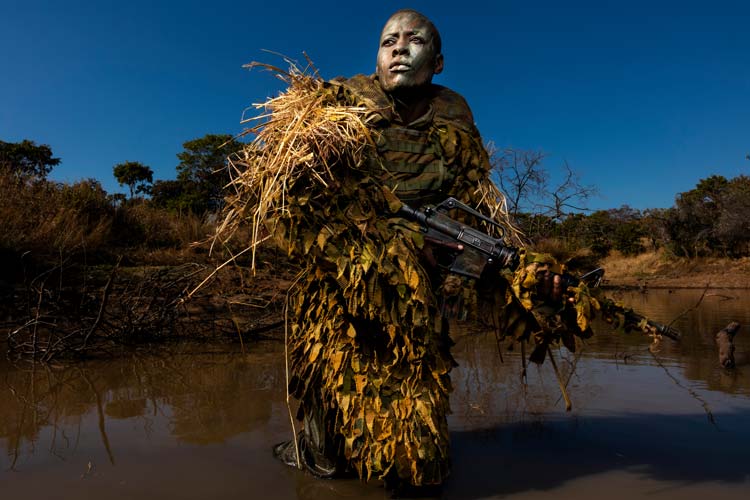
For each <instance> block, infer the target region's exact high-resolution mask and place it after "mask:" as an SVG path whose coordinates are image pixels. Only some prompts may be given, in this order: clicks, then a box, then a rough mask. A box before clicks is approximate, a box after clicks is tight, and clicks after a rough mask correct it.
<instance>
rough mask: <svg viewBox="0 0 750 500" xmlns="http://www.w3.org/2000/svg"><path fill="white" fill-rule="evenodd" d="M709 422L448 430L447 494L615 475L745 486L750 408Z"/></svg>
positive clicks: (655, 418) (654, 420) (561, 422)
mask: <svg viewBox="0 0 750 500" xmlns="http://www.w3.org/2000/svg"><path fill="white" fill-rule="evenodd" d="M716 420H717V421H718V422H720V426H719V427H718V428H716V427H714V426H712V425H711V424H709V423H708V422H707V419H706V416H705V415H702V414H696V415H676V416H675V415H649V414H633V415H627V416H610V417H585V418H575V419H572V420H571V419H552V420H546V421H543V422H537V423H523V422H518V423H513V424H510V425H504V426H501V427H496V428H493V429H485V430H471V431H462V432H455V433H453V434H452V435H451V439H452V443H453V448H452V454H453V462H454V471H453V477H452V480H451V482H450V483H449V484H448V486H447V488H446V496H447V497H450V498H457V499H474V498H487V497H492V496H498V495H502V496H504V495H510V494H513V493H519V492H528V491H544V490H556V489H558V488H560V487H561V486H562V485H564V484H565V483H568V482H572V481H575V480H576V479H578V478H584V477H587V476H594V475H599V474H604V473H607V472H612V471H622V470H630V471H632V472H634V473H636V474H638V475H639V476H641V477H646V478H649V479H652V480H654V481H657V482H663V483H664V484H665V485H667V484H668V483H677V484H680V485H681V486H685V485H690V484H698V483H716V482H723V483H733V484H737V485H745V486H746V487H747V485H748V481H749V480H750V461H748V447H749V446H750V425H748V422H750V409H746V410H743V411H740V412H735V413H722V414H718V415H716ZM722 429H726V430H722ZM599 493H601V492H599ZM614 493H615V495H616V492H614ZM592 496H593V495H592Z"/></svg>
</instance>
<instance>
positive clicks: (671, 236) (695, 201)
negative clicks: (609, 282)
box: [491, 149, 750, 258]
mask: <svg viewBox="0 0 750 500" xmlns="http://www.w3.org/2000/svg"><path fill="white" fill-rule="evenodd" d="M491 159H492V163H493V170H494V173H495V175H496V179H497V181H498V184H499V185H500V188H501V191H502V192H503V193H504V194H505V196H506V203H507V206H508V211H509V212H510V214H511V215H513V216H514V219H515V220H516V222H517V224H518V226H519V228H520V229H521V230H522V231H523V232H524V233H525V234H526V236H527V237H528V238H529V239H530V240H531V241H532V242H534V243H541V242H544V241H547V240H556V241H558V242H559V243H561V244H562V245H563V246H565V247H567V248H568V249H572V250H575V249H582V248H585V249H589V250H590V251H591V252H592V254H594V255H595V256H597V257H604V256H607V255H608V254H609V253H610V252H611V251H613V250H616V251H618V252H620V253H622V254H624V255H637V254H639V253H642V252H645V251H649V250H654V249H658V248H663V249H666V250H667V251H668V252H670V253H672V254H673V255H676V256H681V257H690V258H694V257H702V256H719V257H730V258H736V257H744V256H750V177H748V176H746V175H738V176H737V177H734V178H732V179H727V178H726V177H724V176H721V175H710V176H708V177H706V178H705V179H700V180H699V181H698V183H697V184H696V186H695V188H693V189H691V190H689V191H686V192H682V193H677V194H676V196H675V204H674V206H672V207H670V208H666V209H659V208H654V209H646V210H637V209H634V208H631V207H629V206H627V205H623V206H621V207H619V208H611V209H608V210H596V211H591V210H587V209H586V204H587V202H588V200H589V199H590V198H591V197H592V196H593V195H595V194H596V189H595V188H594V187H593V186H587V185H584V184H582V183H581V181H580V178H579V177H578V175H577V174H576V173H575V172H574V171H573V169H571V168H570V166H569V165H567V163H566V164H564V165H563V169H562V172H563V174H564V175H563V177H562V180H561V181H559V182H558V183H556V184H555V183H552V182H551V176H550V174H549V172H548V170H547V169H546V167H545V165H544V159H545V156H544V154H543V153H541V152H538V151H520V150H514V149H507V150H503V151H492V155H491ZM748 159H749V160H750V157H748Z"/></svg>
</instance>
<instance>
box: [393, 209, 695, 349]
mask: <svg viewBox="0 0 750 500" xmlns="http://www.w3.org/2000/svg"><path fill="white" fill-rule="evenodd" d="M450 210H460V211H462V212H464V213H465V214H468V215H471V216H473V217H474V218H476V219H477V220H478V221H481V222H484V223H486V225H487V226H488V227H491V228H495V229H496V230H497V231H498V233H499V234H500V237H499V238H495V237H493V236H491V235H489V234H487V233H486V232H484V231H481V230H479V229H476V228H475V227H472V226H470V225H467V224H464V223H462V222H460V221H458V220H456V219H454V218H452V217H450V216H449V215H448V212H449V211H450ZM398 215H399V216H401V217H403V218H404V219H408V220H411V221H414V222H417V223H418V224H419V225H420V227H421V229H422V231H423V232H424V233H425V239H426V240H427V241H433V242H436V243H438V244H439V246H440V247H441V248H444V249H447V251H444V252H441V253H439V254H438V257H439V258H438V259H437V264H438V266H440V267H442V268H444V269H446V270H447V271H449V272H452V273H455V274H459V275H463V276H468V277H470V278H474V279H479V278H480V277H481V276H482V274H483V273H485V272H486V270H487V269H492V268H500V269H508V270H510V271H515V270H516V268H517V267H518V265H519V264H520V251H519V249H518V248H516V247H514V246H511V245H507V244H506V243H505V241H504V240H503V236H504V234H505V233H504V228H503V227H502V226H501V225H500V224H498V223H497V222H495V221H494V220H492V219H491V218H489V217H486V216H485V215H482V214H481V213H479V212H477V211H476V210H474V209H472V208H471V207H469V206H467V205H465V204H464V203H461V202H460V201H458V200H456V199H455V198H448V199H446V200H445V201H443V202H441V203H439V204H437V205H435V206H426V207H424V208H421V209H414V208H412V207H410V206H409V205H406V204H402V205H401V208H400V209H399V212H398ZM603 277H604V269H602V268H598V269H595V270H593V271H591V272H589V273H586V274H584V275H583V276H580V277H576V276H573V275H572V274H569V273H562V274H561V278H562V281H563V287H564V289H565V290H567V288H568V287H571V286H572V287H577V286H579V285H580V284H581V283H584V284H586V285H587V287H588V288H589V290H590V291H592V292H594V293H592V296H594V297H595V298H596V299H597V301H598V302H599V305H600V306H601V311H602V315H603V316H604V317H605V318H608V319H617V318H619V319H620V320H621V322H622V324H623V326H626V327H627V325H636V326H638V327H639V328H641V329H643V328H644V327H648V329H649V330H650V331H654V332H655V333H658V334H660V335H664V336H665V337H669V338H670V339H672V340H680V337H681V334H680V332H679V331H677V330H676V329H675V328H672V327H671V326H670V325H664V324H661V323H658V322H656V321H653V320H651V319H648V318H646V317H645V316H643V315H641V314H638V313H636V312H635V311H633V310H632V309H630V308H628V307H624V306H622V305H620V304H618V303H617V302H615V301H614V300H612V299H610V298H608V297H606V296H605V295H604V294H603V293H601V292H600V291H599V284H600V283H601V281H602V278H603Z"/></svg>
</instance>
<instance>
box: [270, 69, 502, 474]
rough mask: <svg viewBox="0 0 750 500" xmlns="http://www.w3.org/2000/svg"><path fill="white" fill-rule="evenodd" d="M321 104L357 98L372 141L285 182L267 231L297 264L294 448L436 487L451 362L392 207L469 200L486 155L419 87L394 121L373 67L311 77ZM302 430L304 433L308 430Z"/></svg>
mask: <svg viewBox="0 0 750 500" xmlns="http://www.w3.org/2000/svg"><path fill="white" fill-rule="evenodd" d="M321 92H324V93H325V94H327V96H328V97H329V98H330V102H331V103H332V104H337V105H346V106H364V107H366V108H367V110H368V115H367V123H369V124H370V125H371V132H372V139H373V142H374V143H375V144H377V146H376V147H372V148H371V149H370V152H369V154H368V155H367V156H366V159H365V160H364V161H363V162H361V164H358V165H346V164H338V165H335V166H334V171H333V173H334V177H335V178H336V179H337V180H338V183H337V184H336V185H329V186H328V187H324V186H322V185H321V184H320V183H316V184H312V185H311V184H306V185H305V186H304V187H303V186H302V185H301V183H299V182H298V183H297V184H296V187H295V188H294V189H293V190H292V192H291V193H290V194H289V200H288V206H289V214H288V216H285V217H279V218H277V219H276V220H274V221H273V224H272V228H273V229H272V231H273V234H274V237H275V239H276V241H277V242H278V243H279V244H280V245H282V246H284V247H285V248H286V249H287V250H288V252H289V254H290V255H291V256H293V257H295V258H297V259H299V260H300V261H301V262H303V263H305V264H306V273H305V274H304V277H303V278H302V279H301V280H300V281H299V283H298V286H297V288H296V293H295V295H294V299H293V307H294V317H295V322H294V324H293V327H292V329H291V339H290V346H291V347H290V361H291V372H292V379H291V384H290V391H291V392H292V394H293V395H294V396H295V397H296V398H298V399H299V400H300V403H301V408H300V412H301V414H302V415H300V416H303V415H304V416H305V423H306V425H307V426H308V427H310V426H312V427H314V428H316V429H317V428H318V427H320V429H318V430H320V431H322V430H324V432H325V436H326V437H325V439H323V438H321V437H320V436H316V435H312V436H310V435H308V438H307V441H308V442H307V443H304V446H303V448H307V451H310V450H309V449H310V448H314V449H315V450H314V451H315V452H318V453H319V454H321V453H322V454H324V455H327V456H328V457H329V458H332V457H343V462H344V463H345V465H346V466H347V467H349V468H351V469H354V470H356V471H357V472H358V473H359V475H360V477H362V478H363V479H369V478H370V477H372V476H375V477H381V478H382V477H386V476H391V477H395V476H398V478H400V479H402V480H406V481H408V482H410V483H411V484H414V485H424V484H437V483H440V482H442V481H443V480H444V478H445V477H446V476H447V474H448V472H449V455H448V453H449V450H448V448H449V442H448V429H447V423H446V414H447V413H448V412H449V411H450V408H449V401H448V396H449V393H450V392H451V383H450V377H449V372H450V370H451V368H452V367H453V366H455V362H454V360H453V358H452V357H451V354H450V352H449V348H450V345H451V341H450V339H449V338H448V335H447V331H446V328H445V325H444V321H443V319H442V318H441V315H440V314H439V313H438V308H437V303H438V301H437V298H436V291H437V289H438V288H439V286H440V283H439V279H440V278H439V274H437V273H435V272H433V270H432V269H430V268H429V266H427V265H426V264H425V262H423V260H422V257H421V247H422V245H423V241H422V237H421V233H420V232H419V231H415V228H414V227H412V226H411V225H410V224H409V223H407V222H406V221H404V220H403V219H401V218H399V217H397V216H395V211H396V210H397V209H398V207H399V205H400V201H399V199H400V200H401V201H404V202H408V203H410V204H413V205H415V206H420V205H422V204H425V203H432V202H436V201H438V200H441V199H443V198H445V197H447V196H454V197H456V198H457V199H459V200H461V201H464V202H466V203H467V204H470V205H472V206H476V205H477V203H478V201H479V191H478V187H479V185H480V184H481V183H483V182H488V176H489V169H490V165H489V160H488V156H487V153H486V151H485V149H484V147H483V145H482V140H481V138H480V136H479V133H478V131H477V129H476V127H475V126H474V123H473V118H472V114H471V111H470V110H469V107H468V106H467V104H466V102H465V101H464V99H463V98H462V97H461V96H459V95H458V94H456V93H455V92H452V91H451V90H448V89H446V88H444V87H441V86H437V85H431V86H430V87H429V92H430V107H429V111H428V112H427V114H425V115H424V116H422V117H421V118H419V119H418V120H416V121H415V122H412V123H409V124H404V123H400V122H399V118H398V116H397V115H396V114H395V113H394V112H393V108H392V102H391V100H390V97H389V96H388V95H386V94H385V93H384V92H383V91H382V90H381V88H380V86H379V84H378V80H377V77H376V76H373V77H367V76H362V75H360V76H356V77H354V78H351V79H349V80H338V81H333V82H329V83H326V84H324V85H323V87H322V90H321ZM308 434H315V433H314V432H313V433H308Z"/></svg>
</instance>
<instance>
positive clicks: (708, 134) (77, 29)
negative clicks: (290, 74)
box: [0, 0, 750, 209]
mask: <svg viewBox="0 0 750 500" xmlns="http://www.w3.org/2000/svg"><path fill="white" fill-rule="evenodd" d="M404 7H409V8H416V9H417V10H420V11H422V12H423V13H425V14H426V15H427V16H428V17H430V18H431V19H432V20H433V21H434V22H435V24H436V25H437V27H438V29H439V30H440V32H441V35H442V37H443V48H444V50H443V52H444V55H445V61H446V66H445V71H444V72H443V74H441V75H439V76H438V77H437V78H436V79H435V83H439V84H442V85H446V86H448V87H450V88H452V89H454V90H456V91H458V92H459V93H461V94H463V95H464V96H465V97H466V99H467V100H468V102H469V104H470V105H471V107H472V109H473V111H474V114H475V118H476V122H477V125H478V127H479V129H480V131H481V132H482V136H483V138H484V139H485V140H486V141H489V140H491V141H493V142H494V143H495V144H496V145H497V146H499V147H515V148H520V149H533V150H541V151H544V152H545V153H546V154H547V160H546V163H545V165H546V167H547V169H548V170H550V171H551V172H553V175H556V172H559V171H560V170H561V167H562V165H563V162H567V163H568V164H569V165H570V166H571V167H572V168H573V169H574V170H575V171H576V172H578V174H579V175H580V176H581V181H582V182H583V183H584V184H592V185H595V186H597V188H598V190H599V196H598V197H597V198H595V199H592V200H591V201H590V202H589V206H590V207H591V208H595V209H598V208H612V207H619V206H621V205H623V204H628V205H630V206H632V207H635V208H639V209H644V208H660V207H668V206H671V205H672V204H673V203H674V197H675V194H676V193H678V192H681V191H686V190H689V189H691V188H693V187H694V186H695V184H696V183H697V181H698V180H699V179H701V178H704V177H706V176H708V175H711V174H722V175H725V176H727V177H734V176H736V175H739V174H750V161H748V160H747V159H745V156H746V155H747V154H750V2H743V1H721V0H715V1H711V2H708V1H702V2H692V1H681V2H672V1H663V2H660V1H656V0H651V1H648V2H641V1H635V0H634V1H628V2H624V1H622V2H607V1H598V2H574V1H571V2H559V1H557V2H555V1H536V2H520V1H517V2H516V1H513V2H511V1H495V2H488V1H481V2H480V1H474V0H464V1H462V2H449V1H444V0H433V1H431V2H427V1H412V2H409V3H404V2H390V1H381V2H367V3H362V2H354V1H352V2H332V1H325V2H323V1H321V2H313V1H297V0H286V1H283V2H270V1H263V2H258V1H250V0H245V1H243V2H233V1H224V2H197V1H180V2H159V1H157V0H154V1H150V2H149V1H141V0H131V1H128V2H121V1H119V2H110V1H106V0H102V1H98V2H93V1H66V2H40V1H34V0H25V1H8V0H0V47H2V54H3V56H2V65H1V66H0V68H2V73H0V140H4V141H8V142H15V141H20V140H22V139H31V140H33V141H36V142H37V143H40V144H49V145H50V146H51V147H52V149H53V151H54V153H55V155H56V156H58V157H60V158H61V159H62V163H61V165H59V166H58V167H56V168H55V169H54V170H53V173H52V178H54V179H56V180H62V181H76V180H80V179H83V178H88V177H94V178H96V179H98V180H100V181H101V182H102V184H103V185H104V187H105V188H106V189H107V190H108V191H111V192H112V191H121V190H122V189H121V188H120V187H119V186H118V185H117V183H116V181H115V180H114V178H113V177H112V167H113V166H114V165H115V164H116V163H120V162H123V161H126V160H133V161H140V162H143V163H145V164H147V165H149V166H150V167H151V168H153V169H154V172H155V178H158V179H171V178H174V177H175V166H176V165H177V163H178V161H177V158H176V154H177V153H178V152H180V151H181V150H182V143H183V142H185V141H187V140H190V139H195V138H198V137H202V136H203V135H205V134H207V133H231V134H235V133H238V132H240V131H241V130H242V126H241V125H240V123H239V121H240V118H241V115H242V111H243V110H244V109H245V108H246V107H247V106H249V105H250V104H252V103H256V102H260V101H263V100H265V98H266V97H268V96H271V95H274V94H275V93H277V92H278V91H279V90H280V86H279V84H278V82H277V81H276V80H274V78H273V77H271V76H270V75H269V74H268V73H264V72H261V71H257V70H256V71H252V72H248V71H247V70H245V69H243V68H242V65H243V64H245V63H248V62H250V61H263V62H270V63H275V64H277V63H280V60H279V59H278V58H277V57H276V56H273V55H271V54H268V53H266V52H264V50H271V51H275V52H279V53H283V54H286V55H287V56H290V57H292V58H301V57H302V52H303V51H304V52H306V53H307V54H308V55H309V56H310V58H311V59H312V60H313V61H314V62H315V64H316V66H317V67H318V69H319V71H320V73H321V75H322V76H323V77H324V78H332V77H335V76H339V75H345V76H348V75H352V74H355V73H371V72H372V71H373V70H374V66H375V53H376V51H377V43H378V36H379V33H380V29H381V28H382V25H383V23H384V22H385V20H386V19H387V18H388V16H389V15H390V14H391V13H392V12H393V11H394V10H396V9H398V8H404Z"/></svg>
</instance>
